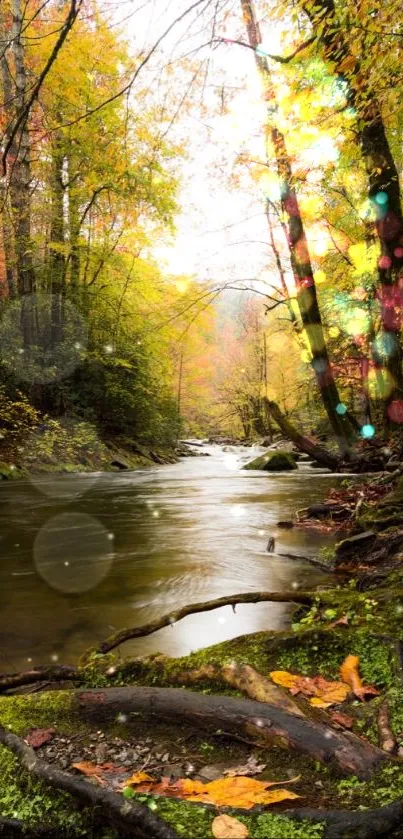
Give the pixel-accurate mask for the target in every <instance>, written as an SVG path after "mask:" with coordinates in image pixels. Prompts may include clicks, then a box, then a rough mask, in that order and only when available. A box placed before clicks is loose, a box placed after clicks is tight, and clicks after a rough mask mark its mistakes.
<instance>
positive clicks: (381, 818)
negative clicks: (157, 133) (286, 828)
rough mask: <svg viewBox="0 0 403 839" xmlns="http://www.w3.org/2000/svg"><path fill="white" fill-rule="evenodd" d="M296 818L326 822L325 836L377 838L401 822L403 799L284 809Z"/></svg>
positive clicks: (344, 838) (339, 838)
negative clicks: (364, 806)
mask: <svg viewBox="0 0 403 839" xmlns="http://www.w3.org/2000/svg"><path fill="white" fill-rule="evenodd" d="M282 815H283V816H288V818H290V819H295V820H296V821H304V820H305V819H308V820H309V821H315V822H317V821H321V822H325V825H326V827H325V831H324V834H323V839H352V838H353V837H354V839H375V837H378V836H379V837H386V836H389V834H390V832H391V831H392V830H394V829H395V828H396V827H398V826H399V825H400V824H401V821H402V817H403V802H401V801H394V802H393V804H388V805H387V806H386V807H376V808H375V809H373V810H313V809H311V808H306V809H303V808H302V807H301V808H296V809H295V810H294V809H293V810H286V811H285V812H283V813H282Z"/></svg>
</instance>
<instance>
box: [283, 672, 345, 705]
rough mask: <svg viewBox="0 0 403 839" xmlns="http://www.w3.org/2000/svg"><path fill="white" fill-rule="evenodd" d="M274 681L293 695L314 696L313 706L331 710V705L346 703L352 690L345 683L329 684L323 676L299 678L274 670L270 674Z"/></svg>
mask: <svg viewBox="0 0 403 839" xmlns="http://www.w3.org/2000/svg"><path fill="white" fill-rule="evenodd" d="M270 676H271V678H272V679H273V681H274V682H275V683H276V684H278V685H282V686H283V687H288V689H289V690H290V691H291V693H292V694H294V695H295V694H297V693H302V694H304V696H313V697H315V699H311V700H310V702H311V704H312V705H316V707H317V708H318V707H319V708H329V706H330V705H338V704H339V703H340V702H344V700H345V698H346V696H347V695H348V694H349V693H350V688H349V686H348V685H347V684H344V683H343V682H329V681H327V679H324V678H323V677H322V676H315V677H314V678H310V677H309V676H297V675H295V674H293V673H288V672H287V671H286V670H274V671H273V672H272V673H270Z"/></svg>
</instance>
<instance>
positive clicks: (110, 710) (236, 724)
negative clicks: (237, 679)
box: [72, 687, 388, 779]
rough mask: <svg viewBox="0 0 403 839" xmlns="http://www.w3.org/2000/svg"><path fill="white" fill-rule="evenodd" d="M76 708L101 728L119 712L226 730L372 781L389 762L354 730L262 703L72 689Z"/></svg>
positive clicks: (163, 692)
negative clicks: (384, 764) (337, 729)
mask: <svg viewBox="0 0 403 839" xmlns="http://www.w3.org/2000/svg"><path fill="white" fill-rule="evenodd" d="M72 697H73V710H77V711H78V712H79V714H80V716H81V717H84V718H85V719H88V721H89V722H92V723H96V724H97V725H100V724H101V723H102V721H103V720H110V719H111V718H112V719H116V716H117V715H118V714H122V713H123V714H124V715H127V716H128V718H130V714H137V713H138V712H141V713H143V714H145V715H146V716H148V715H150V716H158V717H162V718H169V719H170V720H171V721H172V720H176V721H178V722H183V721H186V722H188V723H191V724H193V725H196V726H199V727H201V728H203V729H207V730H216V729H217V728H223V729H225V730H226V731H236V732H237V733H241V734H246V735H247V736H248V737H249V738H252V739H254V738H257V739H258V740H259V742H262V741H266V742H268V743H271V744H272V743H275V744H276V745H278V746H281V747H283V748H287V749H296V750H298V751H300V752H302V753H304V754H308V755H310V756H311V757H313V758H314V759H315V760H319V761H321V762H322V763H325V764H327V763H334V764H335V766H336V767H337V768H338V769H339V770H340V771H341V772H342V773H343V774H347V775H350V774H353V775H357V776H358V777H359V778H362V779H365V778H369V777H370V776H371V774H372V772H373V771H374V770H375V769H376V767H377V766H378V765H379V764H380V763H381V762H383V761H385V760H387V759H388V756H387V755H386V753H385V752H383V751H381V749H378V748H377V747H376V746H373V745H372V744H371V743H369V742H367V741H366V740H363V739H361V738H360V737H357V736H356V735H354V734H351V733H350V732H340V731H336V730H334V729H332V728H330V727H329V726H327V725H325V724H323V723H321V722H317V721H313V720H310V719H307V718H305V717H300V716H297V715H296V714H290V713H289V712H287V711H285V710H282V709H280V708H277V707H275V706H274V705H270V704H266V703H263V702H255V701H253V700H251V699H238V698H235V697H232V696H221V695H217V696H207V695H204V694H201V693H196V692H194V691H190V690H179V689H177V688H150V687H122V688H106V689H104V690H88V691H80V690H75V691H72Z"/></svg>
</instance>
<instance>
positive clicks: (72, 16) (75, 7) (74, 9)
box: [2, 0, 84, 176]
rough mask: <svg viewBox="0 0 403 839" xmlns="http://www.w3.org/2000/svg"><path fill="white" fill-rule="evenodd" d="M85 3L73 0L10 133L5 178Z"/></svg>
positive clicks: (5, 153)
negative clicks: (10, 158) (15, 145)
mask: <svg viewBox="0 0 403 839" xmlns="http://www.w3.org/2000/svg"><path fill="white" fill-rule="evenodd" d="M83 2H84V0H71V4H70V11H69V13H68V15H67V18H66V20H65V22H64V24H63V26H62V28H61V30H60V35H59V37H58V39H57V41H56V43H55V45H54V47H53V50H52V52H51V54H50V56H49V58H48V60H47V62H46V64H45V66H44V68H43V70H42V72H41V73H40V75H39V77H38V80H37V82H36V84H35V85H34V87H33V90H32V93H31V96H30V97H29V99H28V101H27V102H26V104H25V105H24V107H23V109H22V111H21V113H20V115H19V116H18V118H17V119H16V121H15V123H14V126H13V128H12V129H11V131H10V134H9V136H8V139H7V143H6V145H5V147H4V151H3V155H2V165H3V176H5V175H6V174H7V155H8V153H9V151H10V149H11V147H12V144H13V142H14V140H15V138H16V136H17V133H18V131H19V129H20V128H21V126H22V125H25V123H26V121H27V119H28V116H29V113H30V110H31V108H32V105H33V104H34V102H35V99H36V98H37V96H38V94H39V91H40V89H41V87H42V85H43V82H44V81H45V79H46V76H47V75H48V73H49V71H50V70H51V68H52V65H53V64H54V62H55V61H56V58H57V56H58V53H59V52H60V50H61V48H62V46H63V43H64V41H65V40H66V38H67V35H68V34H69V32H70V29H71V28H72V26H73V25H74V22H75V20H76V18H77V16H78V13H79V11H80V8H81V6H82V4H83Z"/></svg>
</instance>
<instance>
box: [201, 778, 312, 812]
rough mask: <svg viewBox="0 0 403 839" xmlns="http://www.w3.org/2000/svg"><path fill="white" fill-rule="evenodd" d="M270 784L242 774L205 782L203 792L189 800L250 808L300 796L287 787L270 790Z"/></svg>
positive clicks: (221, 805)
mask: <svg viewBox="0 0 403 839" xmlns="http://www.w3.org/2000/svg"><path fill="white" fill-rule="evenodd" d="M268 786H270V782H266V781H256V780H255V779H254V778H246V777H243V776H242V775H238V776H235V777H233V778H221V779H220V780H218V781H210V783H208V784H205V788H204V790H203V792H201V793H199V794H198V795H191V796H190V797H189V801H199V802H202V801H204V803H206V804H216V805H218V806H219V807H242V808H244V809H245V810H250V809H251V808H252V807H255V805H256V804H266V805H268V804H276V803H277V802H278V801H284V800H287V799H293V798H300V796H299V795H297V794H296V793H295V792H291V791H290V790H286V789H277V790H271V791H268V789H267V787H268Z"/></svg>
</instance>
